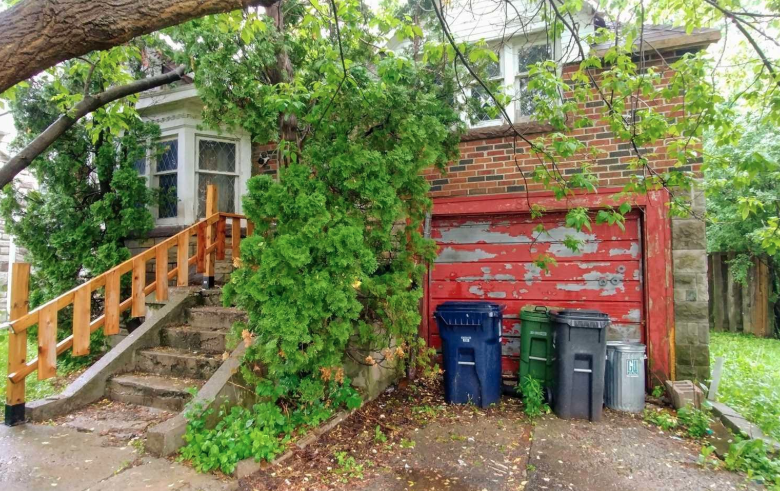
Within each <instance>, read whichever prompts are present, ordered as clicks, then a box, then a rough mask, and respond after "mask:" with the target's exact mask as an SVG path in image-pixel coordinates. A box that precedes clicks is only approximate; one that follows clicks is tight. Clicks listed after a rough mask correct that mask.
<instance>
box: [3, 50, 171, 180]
mask: <svg viewBox="0 0 780 491" xmlns="http://www.w3.org/2000/svg"><path fill="white" fill-rule="evenodd" d="M185 72H186V66H185V65H180V66H178V67H177V68H176V69H175V70H173V71H172V72H168V73H163V74H161V75H156V76H154V77H149V78H144V79H141V80H136V81H135V82H131V83H129V84H127V85H119V86H117V87H111V88H110V89H108V90H106V91H105V92H101V93H99V94H95V95H88V96H87V97H85V98H84V99H82V100H81V102H79V103H78V104H76V105H75V106H73V110H72V111H70V112H69V113H68V114H63V115H62V116H60V117H59V118H57V120H56V121H54V122H53V123H52V124H51V125H49V127H48V128H46V129H45V130H43V133H41V134H40V135H38V136H37V137H36V138H35V139H34V140H33V141H31V142H30V143H29V144H28V145H27V146H26V147H24V148H23V149H22V150H21V151H20V152H19V153H17V154H16V155H14V156H13V158H11V160H9V161H8V163H7V164H5V165H4V166H2V167H0V188H3V187H5V185H6V184H8V183H9V182H11V181H12V180H13V178H14V177H15V176H16V174H18V173H20V172H21V171H23V170H24V169H25V168H26V167H27V166H28V165H30V163H31V162H32V161H33V160H34V159H35V157H37V156H38V155H40V154H42V153H43V152H45V151H46V149H47V148H49V145H51V144H52V143H54V141H55V140H56V139H57V138H59V137H60V136H62V134H63V133H65V132H66V131H68V129H70V127H71V126H73V125H74V124H75V123H76V121H78V120H79V119H80V118H83V117H84V116H86V115H87V114H89V113H91V112H92V111H94V110H96V109H98V108H100V107H103V106H105V105H106V104H108V103H110V102H113V101H115V100H117V99H121V98H123V97H127V96H129V95H132V94H137V93H139V92H143V91H145V90H149V89H153V88H155V87H160V86H162V85H165V84H169V83H171V82H175V81H177V80H179V79H181V77H182V75H184V73H185Z"/></svg>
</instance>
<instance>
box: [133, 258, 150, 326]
mask: <svg viewBox="0 0 780 491" xmlns="http://www.w3.org/2000/svg"><path fill="white" fill-rule="evenodd" d="M144 288H146V261H144V260H143V254H139V255H137V256H136V257H135V259H134V260H133V297H132V298H133V301H132V303H131V304H130V315H132V316H133V317H143V316H145V315H146V295H145V294H144Z"/></svg>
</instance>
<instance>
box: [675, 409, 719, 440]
mask: <svg viewBox="0 0 780 491" xmlns="http://www.w3.org/2000/svg"><path fill="white" fill-rule="evenodd" d="M677 421H679V423H680V424H681V425H683V426H685V428H686V429H687V431H688V436H690V437H691V438H702V437H704V436H706V435H707V434H709V433H710V422H711V421H712V418H710V414H709V410H708V409H707V408H704V409H696V408H695V407H693V406H691V405H690V404H689V405H687V406H685V407H683V408H680V410H679V411H677Z"/></svg>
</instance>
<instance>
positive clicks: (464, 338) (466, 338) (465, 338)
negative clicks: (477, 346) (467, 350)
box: [460, 336, 471, 343]
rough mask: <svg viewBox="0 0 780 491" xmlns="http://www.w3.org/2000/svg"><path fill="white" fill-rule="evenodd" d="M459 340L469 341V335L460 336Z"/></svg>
mask: <svg viewBox="0 0 780 491" xmlns="http://www.w3.org/2000/svg"><path fill="white" fill-rule="evenodd" d="M460 340H461V341H463V342H464V343H470V342H471V336H461V337H460Z"/></svg>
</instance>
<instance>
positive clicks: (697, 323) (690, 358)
mask: <svg viewBox="0 0 780 491" xmlns="http://www.w3.org/2000/svg"><path fill="white" fill-rule="evenodd" d="M691 199H692V203H693V210H694V213H695V214H696V215H697V216H702V215H703V214H704V195H703V191H695V192H694V193H693V195H692V197H691ZM672 257H673V275H674V325H675V365H676V378H677V380H685V379H690V380H696V381H702V382H703V381H705V380H707V379H708V378H709V376H710V349H709V343H710V331H709V315H708V300H709V298H708V297H709V292H708V290H709V288H708V278H707V240H706V236H705V227H704V222H703V221H702V220H701V219H700V218H695V217H693V216H691V217H688V218H672Z"/></svg>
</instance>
